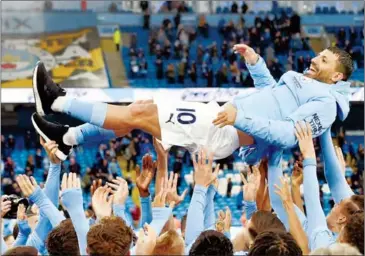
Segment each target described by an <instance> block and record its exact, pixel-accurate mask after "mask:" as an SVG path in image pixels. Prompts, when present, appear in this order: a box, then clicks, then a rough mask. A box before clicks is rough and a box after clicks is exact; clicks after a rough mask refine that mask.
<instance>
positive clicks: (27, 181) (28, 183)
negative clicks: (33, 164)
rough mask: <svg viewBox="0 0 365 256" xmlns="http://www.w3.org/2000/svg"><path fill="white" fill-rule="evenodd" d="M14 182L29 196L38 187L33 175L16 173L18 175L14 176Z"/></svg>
mask: <svg viewBox="0 0 365 256" xmlns="http://www.w3.org/2000/svg"><path fill="white" fill-rule="evenodd" d="M16 182H17V183H18V185H19V187H20V190H21V191H22V193H23V195H24V196H25V197H29V196H30V195H31V194H33V193H34V191H35V190H36V188H37V187H38V185H37V182H36V180H35V179H34V178H33V177H30V178H29V177H28V176H27V175H18V177H16Z"/></svg>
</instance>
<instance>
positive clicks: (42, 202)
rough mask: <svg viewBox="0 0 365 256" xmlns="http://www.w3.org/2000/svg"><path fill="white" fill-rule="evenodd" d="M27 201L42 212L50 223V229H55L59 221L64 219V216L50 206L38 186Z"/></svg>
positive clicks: (50, 203) (49, 202)
mask: <svg viewBox="0 0 365 256" xmlns="http://www.w3.org/2000/svg"><path fill="white" fill-rule="evenodd" d="M29 200H31V201H32V202H34V203H35V204H36V205H37V206H38V208H39V211H42V212H43V213H44V215H45V216H46V217H47V218H48V219H49V221H50V222H51V225H52V227H56V226H57V225H58V224H60V222H61V221H63V220H64V219H65V217H64V216H62V214H61V213H60V212H59V211H58V209H57V208H56V207H55V206H54V205H53V204H52V202H51V201H50V200H49V199H48V197H47V196H46V195H45V194H44V193H43V191H42V190H41V189H40V187H39V186H37V188H36V190H35V191H34V192H33V194H31V195H30V196H29Z"/></svg>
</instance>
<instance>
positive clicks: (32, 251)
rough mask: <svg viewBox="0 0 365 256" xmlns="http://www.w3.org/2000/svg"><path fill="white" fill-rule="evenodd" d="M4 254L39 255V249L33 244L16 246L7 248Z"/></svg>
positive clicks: (15, 255)
mask: <svg viewBox="0 0 365 256" xmlns="http://www.w3.org/2000/svg"><path fill="white" fill-rule="evenodd" d="M3 255H9V256H37V255H38V250H37V249H36V248H34V247H32V246H15V247H13V248H10V249H9V250H7V251H6V252H5V253H4V254H3Z"/></svg>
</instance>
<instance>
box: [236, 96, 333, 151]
mask: <svg viewBox="0 0 365 256" xmlns="http://www.w3.org/2000/svg"><path fill="white" fill-rule="evenodd" d="M335 118H336V104H334V103H333V102H329V103H326V102H322V101H312V102H308V103H306V104H304V105H302V106H300V107H299V108H298V109H297V110H296V111H295V112H294V113H292V114H291V115H290V116H289V117H287V118H286V120H284V121H281V120H272V119H268V118H264V117H258V116H249V115H246V114H245V112H244V110H243V109H240V108H238V109H237V116H236V120H235V123H234V127H235V128H237V129H239V130H241V131H243V132H245V133H247V134H249V135H251V136H253V137H254V138H259V139H261V140H263V141H265V142H266V143H267V144H270V145H273V146H276V147H279V148H291V147H294V146H295V145H296V144H297V139H296V137H295V134H294V131H295V129H294V128H295V124H296V123H297V122H298V121H302V120H305V121H306V122H308V123H310V124H311V126H312V133H313V137H318V136H320V135H321V134H322V133H323V132H324V131H325V130H326V129H327V128H328V127H330V126H331V125H332V123H333V122H334V121H335Z"/></svg>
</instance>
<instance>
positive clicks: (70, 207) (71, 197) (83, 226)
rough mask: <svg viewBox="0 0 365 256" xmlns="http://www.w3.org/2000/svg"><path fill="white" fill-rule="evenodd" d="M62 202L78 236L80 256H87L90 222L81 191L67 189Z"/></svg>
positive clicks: (63, 193) (62, 196)
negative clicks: (86, 214)
mask: <svg viewBox="0 0 365 256" xmlns="http://www.w3.org/2000/svg"><path fill="white" fill-rule="evenodd" d="M61 200H62V203H63V205H64V206H65V207H66V209H67V211H68V213H69V215H70V218H71V221H72V225H73V226H74V228H75V232H76V235H77V240H78V241H79V249H80V255H87V253H86V247H87V241H86V237H87V232H88V231H89V222H88V221H87V219H86V216H85V212H84V208H83V198H82V192H81V189H80V188H78V189H74V188H72V189H66V190H65V191H63V192H62V195H61Z"/></svg>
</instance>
